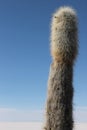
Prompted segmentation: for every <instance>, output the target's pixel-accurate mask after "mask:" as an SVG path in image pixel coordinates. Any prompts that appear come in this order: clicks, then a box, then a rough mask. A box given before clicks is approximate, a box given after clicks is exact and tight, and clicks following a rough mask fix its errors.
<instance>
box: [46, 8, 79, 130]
mask: <svg viewBox="0 0 87 130" xmlns="http://www.w3.org/2000/svg"><path fill="white" fill-rule="evenodd" d="M77 41H78V39H77V16H76V13H75V11H74V10H73V9H72V8H70V7H62V8H60V9H59V10H57V11H56V12H55V13H54V14H53V18H52V23H51V55H52V59H53V61H52V64H51V67H50V73H49V80H48V93H47V102H46V122H45V125H44V130H72V128H73V114H72V110H73V105H72V104H73V85H72V80H73V63H74V61H75V59H76V56H77V53H78V42H77Z"/></svg>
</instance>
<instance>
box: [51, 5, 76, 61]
mask: <svg viewBox="0 0 87 130" xmlns="http://www.w3.org/2000/svg"><path fill="white" fill-rule="evenodd" d="M77 38H78V37H77V15H76V11H75V10H74V9H72V8H71V7H66V6H64V7H61V8H59V9H58V10H57V11H56V12H55V13H54V14H53V17H52V22H51V55H52V57H53V59H54V60H55V59H56V60H58V61H60V60H65V61H66V60H67V61H68V62H71V61H70V59H73V60H72V62H73V61H74V59H75V58H76V55H77V53H78V50H77V48H78V47H77V46H78V39H77Z"/></svg>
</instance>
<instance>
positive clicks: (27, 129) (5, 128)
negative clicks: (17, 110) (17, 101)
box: [0, 122, 87, 130]
mask: <svg viewBox="0 0 87 130" xmlns="http://www.w3.org/2000/svg"><path fill="white" fill-rule="evenodd" d="M0 130H42V123H37V122H34V123H32V122H0ZM74 130H87V123H77V124H75V127H74Z"/></svg>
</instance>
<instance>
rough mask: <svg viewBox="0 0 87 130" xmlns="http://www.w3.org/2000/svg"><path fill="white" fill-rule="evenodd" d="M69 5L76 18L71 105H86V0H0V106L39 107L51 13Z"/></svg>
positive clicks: (43, 91)
mask: <svg viewBox="0 0 87 130" xmlns="http://www.w3.org/2000/svg"><path fill="white" fill-rule="evenodd" d="M64 5H66V6H72V7H73V8H75V9H76V11H77V14H78V20H79V26H78V27H79V55H78V59H77V61H76V64H75V66H74V81H73V82H74V89H75V94H74V107H83V108H84V107H87V102H86V99H87V87H86V86H87V76H86V74H87V60H86V59H87V44H86V43H87V38H86V35H87V27H86V24H87V1H86V0H83V1H81V0H77V1H76V0H73V1H71V0H67V1H65V0H50V1H49V0H44V1H43V0H0V108H1V110H2V108H3V109H4V110H6V111H7V110H8V108H9V109H12V110H14V109H18V110H23V111H24V110H29V111H31V110H33V111H35V110H37V111H38V110H42V109H43V108H44V104H45V100H46V90H47V80H48V74H49V66H50V63H51V56H50V49H49V46H50V40H49V39H50V23H51V16H52V13H53V12H54V11H55V10H56V9H57V8H59V7H60V6H64Z"/></svg>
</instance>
